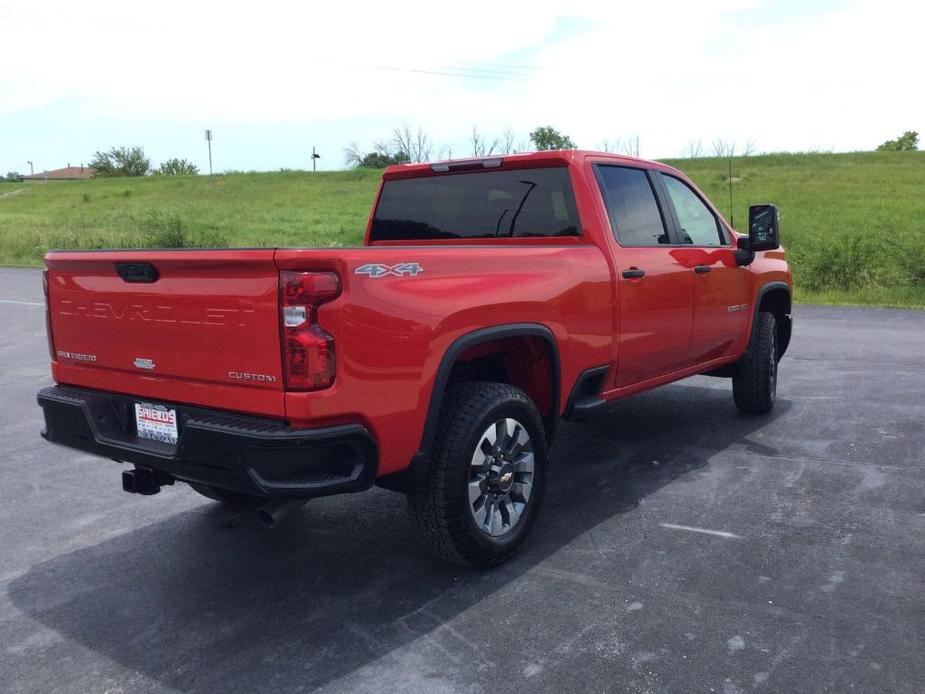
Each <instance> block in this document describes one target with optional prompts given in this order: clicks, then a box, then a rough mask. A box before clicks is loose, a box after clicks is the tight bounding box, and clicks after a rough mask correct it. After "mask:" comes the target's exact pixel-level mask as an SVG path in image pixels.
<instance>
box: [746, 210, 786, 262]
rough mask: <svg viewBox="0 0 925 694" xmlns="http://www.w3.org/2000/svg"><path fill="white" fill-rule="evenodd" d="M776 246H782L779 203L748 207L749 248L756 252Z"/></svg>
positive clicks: (772, 248) (769, 249)
mask: <svg viewBox="0 0 925 694" xmlns="http://www.w3.org/2000/svg"><path fill="white" fill-rule="evenodd" d="M775 248H780V213H779V212H778V210H777V205H752V206H751V207H749V208H748V250H749V251H750V252H752V253H756V252H758V251H772V250H774V249H775Z"/></svg>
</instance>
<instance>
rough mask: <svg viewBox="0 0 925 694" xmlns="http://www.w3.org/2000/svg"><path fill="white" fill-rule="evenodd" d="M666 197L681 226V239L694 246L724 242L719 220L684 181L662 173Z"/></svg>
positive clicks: (714, 244)
mask: <svg viewBox="0 0 925 694" xmlns="http://www.w3.org/2000/svg"><path fill="white" fill-rule="evenodd" d="M662 181H664V182H665V188H666V189H667V190H668V197H669V198H671V204H672V205H673V206H674V211H675V214H676V215H677V216H678V223H679V224H680V226H681V240H682V242H683V243H690V244H693V245H695V246H722V245H723V244H724V243H725V239H724V238H723V235H722V232H720V229H719V221H718V220H717V219H716V216H715V215H714V214H713V212H712V211H711V210H710V208H709V207H707V206H706V204H704V202H703V200H701V199H700V198H699V197H698V196H697V194H696V193H695V192H694V191H693V190H691V188H690V186H688V185H687V184H686V183H685V182H684V181H681V180H679V179H677V178H674V177H673V176H667V175H665V174H662Z"/></svg>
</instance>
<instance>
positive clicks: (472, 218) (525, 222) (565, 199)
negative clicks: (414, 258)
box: [370, 167, 579, 241]
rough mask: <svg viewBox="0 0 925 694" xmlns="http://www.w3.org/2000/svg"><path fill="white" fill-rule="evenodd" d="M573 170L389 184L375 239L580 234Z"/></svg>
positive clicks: (378, 214) (376, 221) (378, 210)
mask: <svg viewBox="0 0 925 694" xmlns="http://www.w3.org/2000/svg"><path fill="white" fill-rule="evenodd" d="M578 234H579V224H578V212H577V211H576V209H575V198H574V196H573V194H572V184H571V181H570V180H569V176H568V170H567V169H566V168H565V167H556V168H550V169H521V170H516V171H479V172H476V173H460V174H447V175H438V176H429V177H427V178H407V179H404V180H397V181H386V183H385V184H384V185H383V187H382V194H381V195H380V196H379V203H378V205H376V214H375V215H374V216H373V225H372V230H371V234H370V238H371V239H372V240H373V241H391V240H415V239H457V238H493V237H502V238H503V237H510V236H577V235H578Z"/></svg>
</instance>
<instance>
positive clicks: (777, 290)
mask: <svg viewBox="0 0 925 694" xmlns="http://www.w3.org/2000/svg"><path fill="white" fill-rule="evenodd" d="M792 310H793V297H792V294H791V290H790V285H789V284H787V283H786V282H768V283H767V284H764V285H762V287H761V288H760V289H759V290H758V295H757V297H756V299H755V310H754V315H753V316H752V325H753V326H754V324H755V321H757V320H758V314H759V313H761V312H763V311H766V312H768V313H772V314H774V318H775V319H776V320H777V358H778V359H780V358H781V357H782V356H784V353H785V352H786V351H787V347H788V346H789V345H790V336H791V334H792V332H793V318H792V316H791V311H792Z"/></svg>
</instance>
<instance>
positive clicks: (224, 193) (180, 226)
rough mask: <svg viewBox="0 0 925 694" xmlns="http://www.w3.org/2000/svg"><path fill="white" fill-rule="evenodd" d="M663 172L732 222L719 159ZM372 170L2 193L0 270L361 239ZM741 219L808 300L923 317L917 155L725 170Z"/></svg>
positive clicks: (777, 161)
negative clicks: (165, 251) (758, 219)
mask: <svg viewBox="0 0 925 694" xmlns="http://www.w3.org/2000/svg"><path fill="white" fill-rule="evenodd" d="M669 163H671V164H673V165H675V166H677V167H678V168H680V169H682V170H683V171H685V172H686V173H688V174H689V175H690V176H691V177H692V178H693V179H694V180H695V181H696V182H697V183H698V185H700V186H701V187H702V188H703V189H704V190H705V191H706V193H707V194H708V195H709V196H710V197H711V199H712V200H713V201H714V202H715V203H716V204H717V205H718V206H719V207H720V209H721V210H722V212H723V213H724V214H725V215H726V216H727V219H728V218H729V197H728V184H727V166H728V165H727V162H726V160H723V159H693V160H691V159H685V160H675V161H670V162H669ZM378 178H379V172H378V171H363V170H357V171H347V172H340V173H318V174H312V173H308V172H285V173H251V174H228V175H220V176H216V177H214V178H211V179H210V178H209V177H206V176H193V177H178V178H171V177H150V178H144V179H124V178H123V179H95V180H90V181H60V182H50V183H4V184H0V263H3V264H11V265H40V264H41V258H42V255H43V254H44V253H45V251H46V250H48V249H50V248H128V247H165V246H167V247H179V246H317V245H324V246H331V245H354V244H358V243H360V242H361V240H362V237H363V230H364V228H365V225H366V218H367V215H368V214H369V207H370V204H371V202H372V199H373V196H374V194H375V189H376V183H377V181H378ZM733 181H734V183H733V189H734V199H735V206H734V207H735V209H734V213H735V222H736V225H737V227H738V228H739V229H743V228H744V227H745V226H746V220H747V214H748V205H749V204H751V203H757V202H775V203H777V204H779V205H780V207H781V229H782V238H783V242H784V245H785V246H786V247H787V249H788V253H789V256H790V258H791V261H792V264H793V268H794V275H795V277H796V283H797V298H798V300H800V301H803V302H822V303H851V304H872V305H881V306H906V307H908V306H915V307H925V152H882V153H881V152H869V153H857V154H780V155H767V156H759V157H748V158H737V159H735V160H734V161H733Z"/></svg>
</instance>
